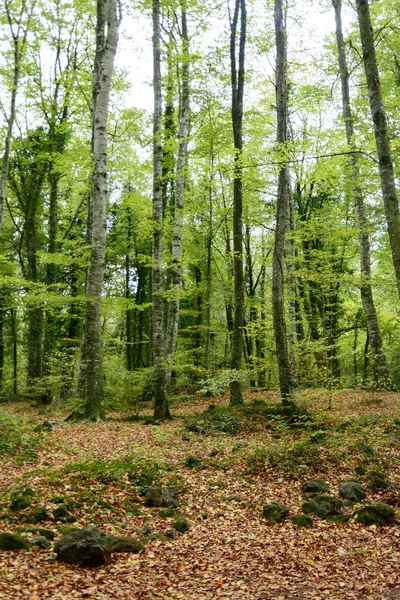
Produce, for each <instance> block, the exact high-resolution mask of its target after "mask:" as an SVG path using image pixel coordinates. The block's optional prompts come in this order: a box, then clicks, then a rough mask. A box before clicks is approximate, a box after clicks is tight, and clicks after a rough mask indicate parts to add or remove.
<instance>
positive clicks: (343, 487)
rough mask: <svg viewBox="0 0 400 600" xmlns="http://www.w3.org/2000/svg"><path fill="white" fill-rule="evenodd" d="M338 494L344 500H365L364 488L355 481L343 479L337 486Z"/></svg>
mask: <svg viewBox="0 0 400 600" xmlns="http://www.w3.org/2000/svg"><path fill="white" fill-rule="evenodd" d="M339 495H340V497H341V498H343V499H344V500H351V502H361V500H365V497H366V495H367V494H366V490H365V489H364V488H363V486H362V485H361V484H360V483H358V482H356V481H345V482H344V483H341V484H340V486H339Z"/></svg>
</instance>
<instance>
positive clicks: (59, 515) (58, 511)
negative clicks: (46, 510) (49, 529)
mask: <svg viewBox="0 0 400 600" xmlns="http://www.w3.org/2000/svg"><path fill="white" fill-rule="evenodd" d="M53 519H54V520H55V521H61V522H63V521H64V522H66V523H74V522H75V521H76V519H75V517H74V515H73V514H72V513H71V512H70V510H69V508H68V505H67V504H60V505H59V506H57V508H55V509H54V510H53Z"/></svg>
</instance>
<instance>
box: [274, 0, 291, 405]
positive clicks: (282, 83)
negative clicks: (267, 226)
mask: <svg viewBox="0 0 400 600" xmlns="http://www.w3.org/2000/svg"><path fill="white" fill-rule="evenodd" d="M285 37H286V35H285V24H284V16H283V10H282V0H275V39H276V76H275V87H276V116H277V136H276V139H277V144H278V150H279V156H280V157H283V158H281V161H282V166H281V167H280V170H279V180H278V197H277V201H276V225H275V245H274V255H273V274H272V315H273V323H274V333H275V344H276V356H277V360H278V371H279V387H280V391H281V396H282V403H283V404H284V405H286V406H290V403H291V395H292V376H291V373H290V363H289V355H288V345H287V336H286V325H285V303H284V289H283V281H284V277H283V271H284V255H285V232H286V225H287V217H288V212H289V194H290V178H289V169H288V167H287V164H286V163H285V146H286V142H287V84H286V63H287V57H286V40H285Z"/></svg>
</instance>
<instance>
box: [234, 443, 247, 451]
mask: <svg viewBox="0 0 400 600" xmlns="http://www.w3.org/2000/svg"><path fill="white" fill-rule="evenodd" d="M248 445H249V444H248V442H245V441H242V442H238V443H237V444H235V445H234V446H233V448H232V452H237V451H238V450H243V448H247V446H248Z"/></svg>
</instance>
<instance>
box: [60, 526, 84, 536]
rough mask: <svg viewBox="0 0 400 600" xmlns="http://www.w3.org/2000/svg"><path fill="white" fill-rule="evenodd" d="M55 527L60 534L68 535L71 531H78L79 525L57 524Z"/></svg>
mask: <svg viewBox="0 0 400 600" xmlns="http://www.w3.org/2000/svg"><path fill="white" fill-rule="evenodd" d="M56 529H57V531H59V532H60V533H61V535H68V534H69V533H72V532H73V531H79V527H77V526H76V525H57V527H56Z"/></svg>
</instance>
